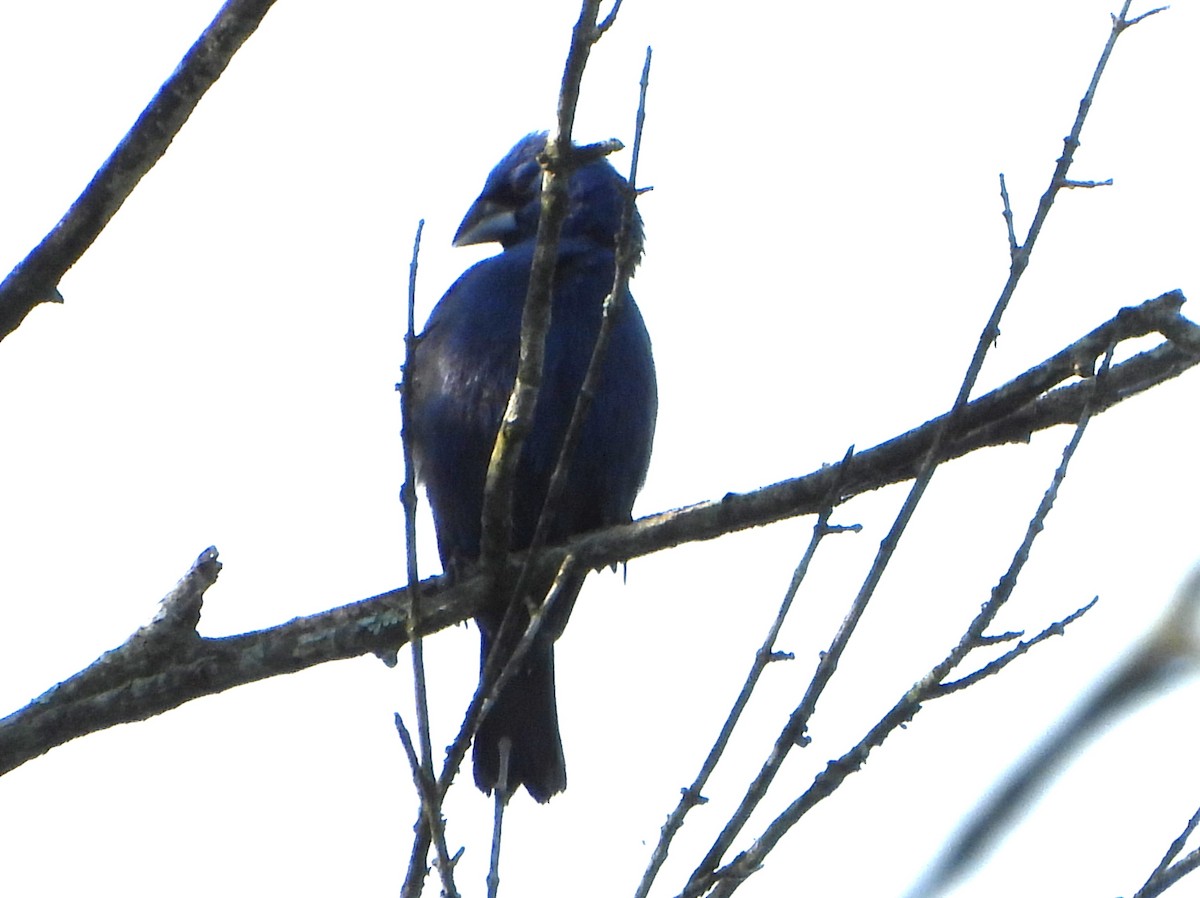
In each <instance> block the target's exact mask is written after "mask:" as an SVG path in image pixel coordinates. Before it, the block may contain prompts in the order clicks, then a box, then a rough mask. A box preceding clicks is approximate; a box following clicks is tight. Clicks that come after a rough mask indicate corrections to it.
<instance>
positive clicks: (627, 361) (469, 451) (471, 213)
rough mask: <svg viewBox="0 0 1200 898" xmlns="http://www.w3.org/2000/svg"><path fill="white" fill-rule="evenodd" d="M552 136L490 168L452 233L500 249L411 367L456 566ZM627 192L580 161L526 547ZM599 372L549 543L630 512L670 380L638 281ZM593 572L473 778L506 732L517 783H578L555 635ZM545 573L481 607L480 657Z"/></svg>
mask: <svg viewBox="0 0 1200 898" xmlns="http://www.w3.org/2000/svg"><path fill="white" fill-rule="evenodd" d="M545 148H546V135H545V134H544V133H542V134H530V135H528V136H527V137H525V138H523V139H522V140H521V141H519V142H518V143H517V145H516V146H514V147H513V148H512V150H510V151H509V153H508V155H506V156H505V157H504V158H503V159H502V160H501V161H500V163H499V164H498V165H497V166H496V167H495V168H494V169H493V170H492V172H491V174H490V175H488V178H487V181H486V182H485V184H484V187H483V192H482V193H481V194H480V196H479V198H478V199H477V200H476V201H475V202H474V204H473V205H472V206H471V208H470V209H469V210H468V212H467V214H466V217H465V218H464V219H463V222H462V225H461V226H460V227H459V229H458V233H457V234H456V235H455V238H454V245H455V246H465V245H468V244H475V243H490V242H497V243H499V244H500V245H501V246H502V247H503V252H501V253H500V254H499V255H496V256H492V257H491V258H490V259H485V260H484V261H482V262H480V263H479V264H477V265H475V266H473V267H472V268H470V269H468V270H467V272H466V273H465V274H463V275H462V276H461V277H460V278H459V279H458V280H457V281H456V282H455V283H454V285H453V286H452V287H451V288H450V289H449V290H448V291H447V292H446V295H445V296H443V297H442V299H441V301H440V302H439V303H438V304H437V307H436V308H435V309H434V310H433V313H432V315H430V318H429V322H428V323H427V324H426V326H425V331H424V333H422V334H421V336H420V337H419V339H418V341H417V344H416V347H415V349H414V353H413V358H412V359H411V360H410V363H409V365H408V373H407V375H406V376H407V377H409V378H410V381H409V387H408V390H409V403H410V405H409V427H410V428H411V440H412V446H413V451H414V456H415V458H416V462H417V471H418V477H419V478H420V479H421V480H422V481H423V482H424V484H425V489H426V492H427V494H428V496H429V502H430V505H431V506H432V509H433V518H434V524H435V527H436V530H437V538H438V549H439V552H440V555H441V558H442V566H443V568H444V569H445V570H446V571H447V572H448V573H453V572H455V571H456V570H460V569H462V568H463V567H465V566H469V565H470V564H472V563H474V562H475V561H477V560H478V557H479V553H480V531H481V514H482V509H483V497H484V481H485V476H486V473H487V468H488V461H489V458H490V456H491V453H492V445H493V443H494V442H495V439H496V433H497V430H498V429H499V425H500V419H501V416H502V414H503V412H504V409H505V407H506V405H507V403H508V397H509V394H510V392H511V391H512V387H513V381H514V379H515V377H516V371H517V360H518V355H519V353H520V348H521V345H520V344H521V336H520V332H521V314H522V310H523V307H524V303H525V295H526V292H527V290H528V287H529V273H530V267H531V265H532V263H533V250H534V243H535V238H536V235H537V226H538V219H539V217H540V214H541V203H540V191H541V183H542V169H541V166H540V164H539V161H538V157H539V155H540V154H541V153H542V152H543V151H544V150H545ZM628 190H629V187H628V184H627V182H626V181H625V179H624V178H622V177H621V175H619V174H618V173H617V171H616V169H614V168H613V167H612V165H611V164H609V162H608V161H607V160H606V159H603V158H598V159H595V160H594V161H590V162H586V163H585V164H583V165H581V166H580V167H578V168H576V169H574V170H573V171H571V172H570V175H569V193H568V211H567V216H566V219H565V220H564V222H563V225H562V232H561V236H560V239H559V245H558V256H557V261H556V266H555V273H554V279H553V287H552V299H551V322H550V329H549V331H548V333H547V335H546V344H545V346H546V351H545V362H544V368H543V380H542V384H541V388H540V390H539V392H538V398H537V406H536V410H535V412H534V416H533V423H532V429H531V431H530V432H529V434H528V436H527V438H526V440H525V443H524V446H523V449H522V452H521V456H520V459H519V461H518V465H517V475H516V485H515V488H514V493H513V505H512V538H511V543H510V548H511V549H512V550H514V551H517V550H520V549H523V548H527V547H528V546H529V545H530V542H531V541H532V540H533V537H534V531H535V529H536V528H537V524H538V517H539V515H540V514H541V512H542V506H543V502H544V500H545V497H546V491H547V487H548V483H549V480H550V477H551V474H552V472H553V470H554V467H555V464H556V462H557V459H558V455H559V448H560V445H561V443H562V441H563V437H564V434H565V432H566V430H567V427H568V423H569V421H570V419H571V414H572V411H573V409H574V407H575V402H576V397H577V395H578V393H579V389H580V386H581V384H582V383H583V379H584V375H585V373H586V371H587V368H588V363H589V361H590V359H591V355H592V348H593V346H594V344H595V342H596V336H597V333H598V332H599V329H600V322H601V313H602V306H603V303H604V299H605V297H606V296H607V295H608V294H609V293H610V292H611V291H612V286H613V277H614V272H615V266H616V261H615V260H616V238H617V231H618V228H619V225H620V218H621V211H622V209H623V206H624V203H625V201H626V197H627V195H628ZM630 236H631V238H632V240H633V248H634V257H635V259H640V258H641V247H642V222H641V218H640V216H638V215H637V213H636V212H635V213H634V220H633V223H632V228H631V235H630ZM601 371H602V373H601V377H600V380H599V383H598V386H597V388H596V391H595V394H594V399H593V401H592V404H591V407H590V409H589V411H588V414H587V417H586V418H585V420H584V423H583V428H582V431H581V436H580V441H579V444H578V446H577V448H576V450H575V452H574V454H573V456H572V457H571V458H570V460H569V469H568V470H569V474H568V480H567V486H566V490H565V492H564V494H563V497H562V500H561V502H559V503H558V506H557V507H556V508H555V509H554V512H553V516H552V517H551V519H550V526H549V529H548V530H547V538H546V544H547V545H554V544H557V543H562V542H565V541H566V540H567V539H569V538H570V537H571V536H573V535H575V534H578V533H583V532H585V531H588V530H594V529H596V528H599V527H604V526H608V525H611V524H617V523H622V522H625V521H628V520H630V510H631V508H632V507H633V500H634V497H635V496H636V495H637V492H638V490H639V489H640V488H641V485H642V481H643V479H644V478H645V475H646V468H647V466H648V464H649V462H650V446H651V443H652V442H653V439H654V422H655V417H656V414H657V410H658V394H657V387H656V383H655V376H654V361H653V359H652V357H651V353H650V338H649V336H648V335H647V333H646V327H645V324H644V323H643V322H642V316H641V313H640V312H639V311H638V308H637V306H636V305H635V304H634V302H633V299H632V297H630V296H629V295H628V294H626V295H625V296H624V297H623V301H622V304H621V306H620V308H619V310H618V314H617V317H616V319H615V324H614V326H613V330H612V336H611V342H610V343H609V345H608V348H607V352H606V354H605V356H604V361H603V367H602V369H601ZM586 573H587V572H586V571H583V572H582V573H577V574H574V575H572V576H571V578H570V580H569V581H568V582H567V583H566V584H565V587H564V588H563V589H562V591H561V592H560V594H559V599H558V600H557V602H556V606H555V613H554V614H553V615H552V617H553V619H552V620H546V621H545V622H544V624H543V626H542V628H541V630H540V631H539V635H538V640H537V641H536V642H535V643H534V645H533V647H532V649H531V650H530V652H529V653H528V655H526V656H525V660H524V663H523V664H522V665H521V667H520V669H519V670H518V671H517V672H516V674H515V676H514V677H513V678H512V679H511V680H510V681H509V683H508V684H507V685H506V686H505V688H504V689H503V690H502V691H501V693H500V694H499V696H498V697H497V700H496V703H495V705H494V706H493V708H492V710H491V712H490V713H489V714H488V715H486V716H485V717H484V719H483V721H482V722H481V724H480V726H479V730H478V732H477V733H476V736H475V748H474V767H475V782H476V784H477V785H478V786H479V788H481V789H483V790H484V791H485V792H491V791H492V790H493V789H495V788H496V787H497V785H498V783H499V782H500V779H499V777H500V743H501V740H503V739H506V738H507V739H508V740H509V743H510V749H509V760H508V768H507V780H506V782H507V785H508V788H509V791H510V793H511V792H512V791H515V790H516V788H517V787H518V786H519V785H522V784H523V785H524V786H525V788H526V790H528V792H529V794H530V795H532V796H533V797H534V798H535V799H536V800H538V801H539V802H544V801H546V800H548V799H549V798H550V797H551V796H552V795H554V794H555V793H557V792H561V791H562V790H563V789H564V788H565V787H566V782H567V775H566V767H565V765H564V762H563V753H562V742H561V740H560V737H559V732H558V712H557V709H556V706H555V696H554V640H555V639H556V638H557V637H558V635H559V634H561V632H562V629H563V627H564V626H565V624H566V620H567V616H568V615H569V614H570V612H571V607H572V606H573V604H574V601H575V597H576V596H577V595H578V592H579V589H580V587H581V586H582V584H583V578H584V576H586ZM549 587H550V584H549V583H547V582H542V583H537V584H532V585H530V586H529V588H528V589H527V590H526V595H524V596H517V597H514V596H512V595H510V594H505V595H497V596H495V597H494V600H493V602H492V605H491V607H489V608H488V609H487V610H486V611H484V612H483V613H481V614H480V615H479V616H478V617H477V618H476V621H477V623H478V624H479V629H480V633H481V639H482V647H481V669H482V664H483V663H484V662H485V661H486V659H487V657H488V652H489V650H490V649H491V648H492V647H493V645H494V644H495V641H496V638H497V634H498V631H499V628H500V622H501V620H502V619H503V617H504V613H505V610H506V609H507V608H508V607H509V605H510V604H511V603H513V602H517V603H518V604H517V605H516V606H515V607H516V613H517V614H518V621H517V622H518V624H519V627H518V632H523V631H524V629H525V626H526V624H527V622H528V620H529V616H528V612H527V610H526V607H527V606H526V604H525V603H526V601H527V600H529V599H532V600H533V601H534V602H540V601H541V600H542V599H543V597H544V596H545V595H546V592H547V591H548V589H549ZM508 651H509V652H510V653H511V646H509V647H508Z"/></svg>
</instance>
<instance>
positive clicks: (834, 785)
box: [683, 350, 1112, 898]
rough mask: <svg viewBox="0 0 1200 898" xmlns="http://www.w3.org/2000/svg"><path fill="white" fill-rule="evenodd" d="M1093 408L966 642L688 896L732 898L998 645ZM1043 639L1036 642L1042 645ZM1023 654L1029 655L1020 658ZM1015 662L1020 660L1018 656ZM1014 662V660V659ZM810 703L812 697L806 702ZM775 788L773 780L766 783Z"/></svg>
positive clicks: (779, 750) (785, 744)
mask: <svg viewBox="0 0 1200 898" xmlns="http://www.w3.org/2000/svg"><path fill="white" fill-rule="evenodd" d="M1111 358H1112V353H1111V350H1110V352H1109V354H1108V355H1107V356H1106V357H1105V361H1104V365H1103V366H1102V368H1101V373H1100V375H1098V376H1097V377H1096V378H1094V379H1093V381H1092V382H1091V383H1090V384H1089V386H1091V387H1092V392H1097V389H1096V385H1097V384H1099V383H1100V382H1101V379H1102V377H1103V376H1104V375H1105V374H1107V372H1108V364H1109V362H1110V361H1111ZM1090 417H1091V415H1090V408H1085V410H1084V413H1083V415H1081V416H1080V420H1079V423H1078V424H1077V425H1076V427H1075V430H1074V432H1073V433H1072V434H1071V439H1070V441H1069V442H1068V443H1067V445H1066V447H1065V448H1064V449H1063V455H1062V461H1061V462H1060V463H1059V465H1058V467H1057V469H1056V470H1055V472H1054V476H1053V477H1052V478H1051V481H1050V485H1049V486H1048V487H1047V489H1046V492H1045V494H1044V495H1043V496H1042V500H1041V502H1040V503H1039V504H1038V508H1037V511H1036V512H1035V513H1034V515H1033V517H1032V518H1031V519H1030V521H1029V525H1028V526H1027V527H1026V530H1025V536H1024V538H1023V539H1022V541H1021V544H1020V546H1018V548H1017V551H1016V552H1015V553H1014V555H1013V559H1012V561H1011V562H1010V563H1009V566H1008V569H1007V570H1006V571H1005V573H1004V575H1003V576H1002V577H1001V578H1000V581H999V582H998V583H997V585H996V587H995V588H994V589H993V590H992V594H991V596H990V597H989V598H988V600H987V601H986V602H985V603H984V604H983V606H982V607H981V609H980V610H979V612H978V614H976V616H975V618H974V619H973V620H972V621H971V623H970V625H969V626H968V627H967V629H966V631H965V632H964V634H963V636H962V638H961V639H960V640H959V643H958V645H956V646H955V647H954V648H953V649H952V650H951V651H950V653H949V654H948V655H947V656H946V657H945V658H944V659H943V660H942V661H941V662H940V663H938V664H937V665H935V666H934V667H933V668H932V669H931V670H930V672H929V673H928V674H926V675H925V677H923V678H922V679H921V681H920V682H918V683H917V684H916V685H914V686H913V688H912V689H910V690H909V691H908V692H907V693H906V694H905V695H904V696H902V697H901V698H900V700H899V701H898V702H897V703H896V704H895V705H893V707H892V709H891V710H890V711H889V712H888V713H887V714H885V715H884V717H883V718H882V719H881V720H880V721H879V723H877V724H876V725H875V726H874V727H872V728H871V730H870V731H869V732H868V733H867V735H866V736H864V737H863V739H862V740H860V741H859V743H858V744H857V745H855V746H854V748H852V749H851V750H850V751H849V752H847V753H846V754H845V755H843V756H842V757H841V758H839V759H838V760H836V761H832V762H830V764H829V765H828V766H827V767H826V769H825V770H824V771H822V772H821V773H820V774H818V775H817V777H816V779H815V780H814V781H813V784H812V786H810V787H809V789H808V790H806V791H805V792H804V794H802V795H801V796H800V797H799V798H797V799H796V800H795V801H793V802H792V803H791V804H790V805H789V806H788V807H787V809H785V810H784V812H783V813H781V814H780V815H779V816H778V817H776V818H775V819H774V820H773V821H772V822H771V824H770V825H769V826H768V827H767V828H766V829H765V830H764V831H763V834H762V835H760V836H759V837H758V838H757V839H756V840H755V841H754V844H753V845H752V846H751V847H750V848H749V849H747V850H746V851H744V852H742V853H741V854H740V855H738V857H737V858H735V859H734V860H733V861H732V862H731V863H729V864H727V865H726V866H725V867H723V868H721V869H720V870H717V871H715V872H713V873H709V874H707V875H702V876H699V877H697V876H696V875H694V874H693V878H692V879H691V881H690V882H689V883H688V886H687V888H686V889H685V891H684V893H683V894H684V896H688V898H691V896H698V895H702V894H704V893H705V892H707V891H708V890H709V889H710V888H711V889H713V895H714V896H719V898H727V896H728V895H731V894H732V893H733V892H734V891H735V890H736V889H737V887H738V886H739V885H740V884H741V883H742V882H743V881H745V880H746V879H747V878H748V877H749V876H750V875H751V874H753V873H754V872H755V871H756V870H758V869H759V868H760V867H761V866H762V863H763V861H764V859H765V858H766V856H767V854H769V853H770V851H771V850H772V849H773V848H774V847H775V845H776V844H777V843H778V842H779V840H780V839H781V838H782V837H783V835H784V834H785V833H786V832H787V831H788V830H789V829H791V828H792V827H793V826H794V825H795V824H796V823H797V822H798V821H799V820H800V818H801V817H803V816H804V815H805V814H806V813H808V811H810V810H811V809H812V808H813V807H815V806H816V805H817V804H818V803H820V802H821V801H822V800H823V799H825V798H827V797H828V796H829V795H831V794H833V792H834V791H836V790H837V789H838V787H839V786H840V785H841V783H842V782H843V781H844V780H845V778H846V777H847V776H849V775H850V774H852V773H854V772H856V771H857V770H859V769H860V768H861V767H862V765H863V764H864V763H865V762H866V760H867V756H868V755H869V754H870V753H871V751H872V750H873V749H874V748H876V747H878V746H879V745H882V744H883V741H884V740H885V739H886V738H887V737H888V736H889V735H891V733H893V732H894V731H895V730H896V729H897V728H898V727H900V726H903V725H904V724H906V723H908V721H910V720H912V718H913V717H914V716H916V714H917V712H918V711H920V710H921V706H922V704H923V703H924V702H926V701H929V700H930V699H933V698H937V697H939V696H941V695H945V694H946V692H945V691H944V688H943V686H942V683H943V681H944V680H945V677H946V676H947V674H949V672H950V671H951V670H953V669H954V668H955V667H957V666H958V665H959V664H960V663H962V661H963V660H964V659H965V658H966V657H967V655H968V654H969V653H970V652H972V651H974V650H975V649H976V648H979V647H981V646H983V645H988V644H992V643H993V642H994V639H989V638H987V637H986V636H985V631H986V630H987V628H988V627H989V626H990V625H991V623H992V621H993V620H994V619H995V617H996V614H997V613H999V611H1000V609H1001V608H1002V607H1004V605H1005V603H1006V602H1007V601H1008V599H1009V598H1010V597H1011V595H1012V592H1013V590H1014V589H1015V587H1016V584H1017V578H1018V576H1019V574H1020V572H1021V570H1022V569H1023V568H1024V566H1025V563H1026V561H1028V559H1029V553H1030V550H1031V549H1032V547H1033V542H1034V540H1035V539H1036V538H1037V536H1038V535H1039V534H1040V533H1041V532H1042V531H1043V529H1044V528H1045V523H1046V518H1047V516H1048V515H1049V513H1050V510H1051V508H1053V506H1054V500H1055V498H1056V497H1057V495H1058V490H1059V487H1060V486H1061V485H1062V482H1063V480H1065V479H1066V476H1067V469H1068V466H1069V465H1070V462H1071V459H1072V458H1073V457H1074V454H1075V450H1076V449H1077V448H1078V447H1079V442H1080V440H1082V438H1083V434H1084V432H1085V430H1086V429H1087V424H1088V421H1089V420H1090ZM1094 604H1095V603H1094V602H1093V603H1090V604H1089V605H1088V606H1086V607H1085V608H1082V609H1080V610H1079V611H1077V612H1075V614H1073V615H1071V617H1070V618H1068V619H1067V620H1066V621H1060V622H1059V623H1058V624H1056V625H1054V626H1052V627H1051V628H1048V630H1047V631H1046V632H1047V633H1049V632H1053V631H1055V630H1059V631H1061V629H1062V628H1063V627H1065V626H1066V624H1067V623H1069V622H1071V621H1074V620H1077V619H1078V618H1079V617H1081V616H1082V615H1083V614H1084V613H1086V611H1087V609H1088V608H1090V607H1092V605H1094ZM1041 641H1042V640H1041V639H1037V640H1035V642H1041ZM1017 654H1023V652H1018V653H1017ZM1013 657H1016V655H1014V656H1013ZM1010 660H1011V659H1010ZM1003 666H1005V665H998V666H992V667H991V672H992V673H995V672H996V671H998V670H999V669H1000V668H1001V667H1003ZM805 699H806V700H807V699H808V695H806V696H805ZM803 711H804V704H803V702H802V703H801V705H800V707H799V708H797V710H796V712H794V713H793V715H792V718H791V719H790V720H789V721H788V723H787V725H786V726H785V727H784V729H783V732H782V733H781V734H780V736H779V739H778V740H777V741H776V743H775V747H774V748H773V749H772V752H771V756H770V757H769V758H768V762H767V764H766V765H764V771H767V770H768V768H769V766H770V765H771V764H772V763H773V762H775V761H776V759H777V758H780V757H782V756H783V755H785V754H786V753H787V752H788V751H790V749H791V747H792V745H794V744H795V742H796V740H797V739H799V738H801V737H802V735H803V730H802V729H799V728H798V726H797V717H798V716H799V715H800V714H801V713H803ZM763 780H764V775H763V774H761V773H760V775H759V777H758V778H757V779H756V780H755V783H754V785H753V786H752V788H761V789H763V790H764V792H765V785H763V784H762V782H761V781H763ZM766 781H767V782H769V779H767V780H766ZM745 804H746V802H743V807H739V809H738V812H737V813H742V812H743V808H744V807H745ZM745 822H746V821H745V820H739V821H738V823H739V824H741V825H744V824H745Z"/></svg>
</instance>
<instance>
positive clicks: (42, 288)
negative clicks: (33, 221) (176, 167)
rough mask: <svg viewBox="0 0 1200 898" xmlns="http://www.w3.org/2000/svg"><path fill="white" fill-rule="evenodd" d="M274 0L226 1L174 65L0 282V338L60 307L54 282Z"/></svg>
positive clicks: (151, 163) (160, 150)
mask: <svg viewBox="0 0 1200 898" xmlns="http://www.w3.org/2000/svg"><path fill="white" fill-rule="evenodd" d="M273 3H274V0H228V2H227V3H226V4H225V5H224V6H223V7H222V8H221V11H220V12H219V13H217V17H216V18H215V19H213V21H212V23H211V24H210V25H209V26H208V28H206V29H205V30H204V33H203V34H201V35H200V37H199V38H198V39H197V40H196V43H194V44H192V47H191V49H190V50H188V52H187V54H186V55H185V56H184V57H183V59H182V60H181V61H180V63H179V65H178V67H177V68H176V69H175V71H174V72H173V73H172V74H171V77H170V78H168V79H167V80H166V81H165V82H164V83H163V85H162V87H160V88H159V89H158V93H156V94H155V95H154V99H153V100H151V101H150V104H149V105H148V106H147V107H146V108H145V109H144V110H142V114H141V115H139V116H138V119H137V121H136V122H134V124H133V127H132V128H130V129H129V132H128V133H127V134H126V135H125V136H124V137H123V138H122V139H121V142H120V143H119V144H117V148H116V149H115V150H113V152H112V154H111V155H110V156H109V157H108V158H107V159H106V160H104V164H103V165H101V166H100V168H99V170H98V171H97V172H96V174H95V175H94V176H93V177H92V180H91V182H90V183H89V184H88V186H87V187H85V188H84V190H83V193H81V194H80V195H79V198H78V199H76V200H75V202H74V203H72V204H71V208H70V209H68V210H67V214H66V215H64V216H63V217H62V218H61V219H60V220H59V222H58V224H56V225H55V226H54V228H53V230H51V231H50V233H49V234H47V235H46V236H45V237H43V238H42V242H41V243H39V244H38V245H37V246H36V247H35V248H34V249H33V251H32V252H30V253H29V255H27V256H26V257H25V258H24V259H23V260H22V261H21V262H20V264H18V265H17V267H16V268H14V269H13V270H12V271H11V272H9V275H8V277H6V278H5V279H4V281H3V283H0V340H3V339H4V338H5V337H7V336H8V335H9V334H11V333H12V332H13V331H14V330H16V329H17V328H18V327H20V325H21V322H22V321H24V320H25V316H26V315H28V314H29V313H30V312H31V311H32V310H33V308H34V307H35V306H37V305H39V304H41V303H44V302H62V296H61V295H60V294H59V292H58V282H59V281H60V280H61V279H62V276H63V275H64V274H66V272H67V271H68V270H69V269H70V268H71V266H73V265H74V264H75V263H76V262H78V261H79V259H80V257H81V256H82V255H83V254H84V253H85V252H86V251H87V249H88V247H90V246H91V245H92V243H93V242H94V241H95V239H96V238H97V237H98V236H100V232H101V231H103V230H104V228H105V226H106V225H107V224H108V222H109V220H110V219H111V218H112V217H113V216H114V215H116V214H117V210H118V209H120V208H121V206H122V204H123V203H124V202H125V200H127V199H128V198H129V195H130V194H131V193H133V189H134V188H135V187H136V186H137V185H138V182H139V181H141V180H142V177H143V176H144V175H145V174H146V173H147V172H148V171H150V169H152V168H153V167H154V165H155V163H156V162H158V160H159V159H160V158H162V155H163V154H164V153H165V152H166V151H167V147H169V146H170V145H171V141H172V140H174V139H175V135H176V134H178V133H179V131H180V129H181V128H182V127H183V125H184V122H186V121H187V120H188V117H189V116H191V114H192V111H193V110H194V109H195V108H196V105H197V104H198V103H199V102H200V98H201V97H203V96H204V94H205V92H206V91H207V90H208V89H209V88H210V87H212V86H213V84H215V83H216V81H217V79H218V78H220V77H221V74H222V73H223V72H224V71H225V67H226V66H227V65H229V60H230V59H232V58H233V54H234V53H236V52H237V51H238V49H239V48H240V47H241V46H242V44H244V43H245V42H246V39H247V38H248V37H250V35H251V34H253V33H254V30H255V29H256V28H258V25H259V23H260V22H261V21H262V20H263V17H264V16H265V15H266V14H267V10H269V9H270V8H271V6H272V4H273Z"/></svg>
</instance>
